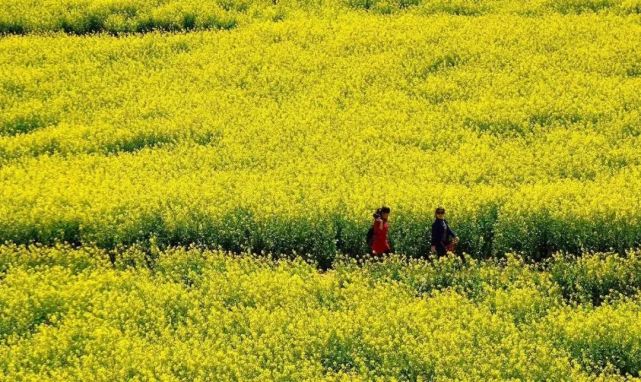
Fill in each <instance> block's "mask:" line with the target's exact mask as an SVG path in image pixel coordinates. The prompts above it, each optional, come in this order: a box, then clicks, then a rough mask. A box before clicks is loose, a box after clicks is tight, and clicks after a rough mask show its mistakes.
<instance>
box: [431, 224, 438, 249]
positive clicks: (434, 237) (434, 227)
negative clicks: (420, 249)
mask: <svg viewBox="0 0 641 382" xmlns="http://www.w3.org/2000/svg"><path fill="white" fill-rule="evenodd" d="M437 230H438V226H437V224H436V222H434V223H432V237H431V238H430V244H431V250H432V252H436V243H438V239H437V238H438V237H439V236H438V232H436V231H437Z"/></svg>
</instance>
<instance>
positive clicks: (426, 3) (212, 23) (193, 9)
mask: <svg viewBox="0 0 641 382" xmlns="http://www.w3.org/2000/svg"><path fill="white" fill-rule="evenodd" d="M350 10H364V11H369V12H372V13H376V14H390V13H399V12H405V13H413V14H418V15H429V14H450V15H465V16H478V15H487V14H514V15H524V16H528V17H532V16H541V15H549V14H555V13H557V14H582V13H595V12H596V13H608V14H615V15H633V16H637V15H639V14H641V2H640V1H639V0H536V1H528V2H519V1H513V0H479V1H471V0H322V1H321V0H315V1H309V0H269V1H268V0H260V1H250V0H212V1H195V0H134V1H131V0H130V1H122V0H58V1H45V2H42V1H36V0H3V2H2V9H0V34H26V33H34V32H36V33H38V32H52V31H63V32H67V33H71V34H89V33H96V32H107V33H111V34H121V33H132V32H149V31H152V30H162V31H190V30H203V29H232V28H236V27H238V26H239V25H247V24H249V23H251V22H253V21H274V22H277V21H281V20H283V19H289V18H297V17H301V15H302V16H303V17H306V16H309V15H319V14H322V15H326V16H329V17H331V16H333V15H335V14H336V13H344V12H346V11H350Z"/></svg>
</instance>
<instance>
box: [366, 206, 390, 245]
mask: <svg viewBox="0 0 641 382" xmlns="http://www.w3.org/2000/svg"><path fill="white" fill-rule="evenodd" d="M390 212H391V210H390V208H389V207H385V206H383V207H381V208H379V209H377V210H376V213H374V223H373V224H374V225H373V233H374V234H373V238H372V243H371V245H370V249H371V250H372V255H373V256H379V255H383V254H387V253H390V252H392V248H391V247H390V244H389V239H388V237H387V233H388V231H389V222H388V219H389V214H390Z"/></svg>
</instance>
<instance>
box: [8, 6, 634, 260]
mask: <svg viewBox="0 0 641 382" xmlns="http://www.w3.org/2000/svg"><path fill="white" fill-rule="evenodd" d="M5 1H6V0H5ZM69 3H70V4H71V3H74V4H75V2H74V1H71V2H69ZM148 3H149V2H144V1H143V2H140V7H142V8H141V9H147V8H149V7H151V8H149V9H152V8H153V7H152V6H151V5H149V4H148ZM179 3H180V4H182V2H171V4H174V5H175V4H179ZM566 3H567V2H566ZM566 3H564V4H566ZM8 4H13V5H12V6H10V7H8V8H7V9H5V10H3V11H2V12H4V13H3V14H4V16H3V17H12V18H13V19H16V20H17V19H20V20H23V19H24V20H31V21H29V22H28V23H27V24H28V25H32V26H33V27H29V28H27V29H25V30H24V31H23V33H25V34H15V33H8V34H5V35H4V36H3V37H0V67H1V68H2V70H1V72H0V86H1V87H2V92H0V110H1V112H0V163H1V168H0V192H1V193H2V194H1V195H2V198H1V199H0V239H2V240H8V241H11V242H18V243H26V242H29V241H37V242H43V243H51V242H54V241H56V240H65V241H68V242H71V243H81V244H90V243H95V244H97V245H99V246H103V247H113V246H115V245H118V244H130V243H133V242H140V241H148V240H149V238H150V237H152V236H155V237H157V238H158V240H159V241H160V242H161V243H164V244H186V243H191V242H199V243H207V244H211V245H213V246H220V247H221V248H223V249H227V250H234V251H241V250H252V251H254V252H261V251H266V252H272V253H284V252H292V251H295V252H297V253H309V254H312V255H310V256H315V257H321V258H332V257H333V256H334V254H335V253H336V252H337V251H338V252H345V253H360V252H362V251H364V233H365V231H366V229H367V225H368V224H369V221H370V216H371V212H372V210H373V209H374V208H376V207H379V206H380V205H382V204H387V205H389V206H391V207H392V225H391V227H392V228H391V235H392V241H393V244H394V249H395V250H396V251H397V252H401V253H405V254H408V255H422V254H424V253H425V252H426V250H427V244H426V241H425V237H424V234H425V229H426V227H427V226H428V225H429V223H430V220H431V219H432V213H433V210H434V208H435V207H436V206H437V205H444V206H445V207H447V209H448V211H449V214H448V216H449V220H450V222H451V224H452V225H453V226H454V227H455V228H456V229H457V232H459V233H460V236H461V244H460V247H459V248H460V250H461V251H465V252H468V253H471V254H475V255H479V256H486V255H490V254H501V253H503V252H505V251H509V250H514V251H522V252H524V253H527V254H529V255H530V256H531V257H533V258H540V257H542V256H546V255H548V254H549V253H550V252H551V251H554V250H567V251H571V252H578V251H582V250H609V249H610V248H612V249H615V250H618V251H623V250H624V249H625V248H629V247H635V246H638V245H639V243H640V242H641V220H640V216H641V202H640V195H641V192H639V189H641V184H639V182H640V179H641V177H640V175H641V150H639V147H641V92H639V89H641V21H640V18H639V15H638V14H637V13H636V12H633V11H632V10H630V9H633V8H629V9H628V11H625V12H623V11H617V9H619V8H621V7H623V6H624V5H625V4H628V3H620V2H611V3H609V2H608V3H607V4H610V5H608V6H607V7H606V6H604V7H603V9H600V8H599V9H600V11H599V12H594V10H593V11H585V10H582V8H581V7H578V5H576V4H575V7H574V8H572V9H574V10H573V11H572V12H570V11H567V10H566V11H562V10H559V9H557V8H558V7H557V8H555V6H553V5H550V4H547V5H546V4H544V3H541V4H539V5H537V7H538V8H536V7H535V5H536V4H534V3H532V4H530V5H529V6H530V7H531V8H532V9H531V10H530V11H531V12H530V11H527V12H526V10H527V9H526V8H520V5H521V4H520V3H518V4H517V3H514V2H508V3H494V2H489V1H488V2H480V3H478V4H480V5H487V6H488V7H489V8H487V9H486V10H484V11H483V12H480V13H478V14H474V15H467V16H465V15H460V14H453V13H456V12H454V11H449V13H448V12H446V11H442V10H441V11H438V12H437V11H434V12H432V11H429V10H426V9H427V8H426V7H428V5H429V4H432V5H434V4H435V3H429V4H428V3H423V4H421V5H417V6H408V8H407V9H406V8H403V7H402V9H401V8H399V9H397V10H394V11H393V12H392V13H391V14H386V13H385V12H382V13H381V12H378V11H376V12H375V11H373V10H371V11H366V10H363V9H360V8H359V7H356V8H354V7H353V6H350V5H349V4H347V5H346V4H342V5H341V4H335V5H331V4H316V5H314V6H312V5H308V6H303V5H301V4H298V5H296V4H289V3H287V4H285V3H283V4H278V5H269V4H262V3H256V4H254V3H252V4H251V7H250V8H252V9H253V8H257V9H263V10H264V12H267V11H268V10H270V9H271V10H273V9H275V8H274V7H284V8H283V9H285V8H286V9H288V10H289V12H290V13H288V16H287V17H284V18H283V19H279V20H276V21H274V20H272V19H270V18H268V19H265V18H262V17H259V16H260V15H258V14H254V13H252V12H249V11H244V12H245V13H243V14H244V15H245V16H243V17H246V18H247V20H246V22H244V23H241V24H239V25H238V26H236V27H234V28H232V29H229V30H223V31H220V30H199V29H196V30H192V31H191V32H189V33H183V32H175V33H167V32H158V31H152V32H149V33H143V34H140V33H138V34H119V35H116V36H112V35H109V34H106V33H100V34H96V35H94V34H85V35H80V36H76V35H68V34H61V33H60V32H56V31H57V29H56V28H54V27H52V26H51V25H53V24H51V25H50V24H48V21H47V22H45V21H43V20H45V19H44V18H42V19H41V18H38V17H40V16H39V15H40V13H38V14H36V13H32V10H33V9H32V8H25V7H22V8H21V6H20V5H21V4H23V2H14V1H9V2H8ZM24 4H26V3H24ZM55 4H57V3H55ZM55 4H54V3H53V2H52V3H47V4H46V5H44V7H45V8H46V9H49V7H50V8H51V12H53V14H54V15H60V14H61V13H60V12H58V10H57V9H58V8H56V7H57V6H58V5H55ZM78 4H81V5H82V7H89V6H96V7H99V6H100V7H102V6H103V3H102V2H94V1H86V2H78ZM105 4H110V2H106V3H105ZM132 4H133V5H132V7H133V6H136V5H135V4H137V3H136V2H134V3H132ZM145 4H146V5H145ZM448 4H449V3H448ZM462 4H463V3H462ZM464 4H467V5H470V6H471V5H473V4H477V3H476V2H474V3H473V2H464ZM510 4H511V5H510ZM528 4H529V3H528ZM555 4H556V3H555ZM558 4H561V3H558ZM567 4H570V3H567ZM581 4H584V3H581ZM585 4H588V3H585ZM589 4H592V3H589ZM604 4H605V3H604ZM143 5H144V6H143ZM450 5H451V4H450ZM480 5H479V6H480ZM628 5H629V4H628ZM434 6H435V5H434ZM145 7H147V8H145ZM524 7H525V6H524ZM577 7H578V8H577ZM534 8H536V9H534ZM575 8H576V9H575ZM153 9H156V8H153ZM278 9H280V8H278ZM518 9H521V11H518ZM599 9H597V10H599ZM626 9H627V8H626ZM619 10H620V9H619ZM33 12H35V11H33ZM56 12H57V13H56ZM144 12H146V11H144ZM144 12H143V11H142V10H141V11H140V12H138V13H136V14H144ZM203 12H205V11H203ZM203 14H204V13H203ZM42 17H44V16H42ZM34 18H35V19H34ZM33 20H36V21H33ZM38 20H40V21H42V22H41V23H40V24H38V22H39V21H38ZM25 22H27V21H25ZM29 23H30V24H29ZM38 25H39V26H38ZM36 26H37V27H36Z"/></svg>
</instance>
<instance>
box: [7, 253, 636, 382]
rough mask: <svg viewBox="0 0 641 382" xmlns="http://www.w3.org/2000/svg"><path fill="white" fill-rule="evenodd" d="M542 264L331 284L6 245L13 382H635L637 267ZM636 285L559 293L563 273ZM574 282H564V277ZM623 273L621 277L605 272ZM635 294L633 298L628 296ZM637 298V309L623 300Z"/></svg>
mask: <svg viewBox="0 0 641 382" xmlns="http://www.w3.org/2000/svg"><path fill="white" fill-rule="evenodd" d="M639 256H640V255H639V254H634V253H631V254H630V255H629V257H626V258H621V257H618V256H616V255H614V254H609V255H608V256H602V255H593V256H586V257H585V258H583V259H580V260H576V259H568V258H563V257H555V258H554V260H551V262H550V264H548V265H547V266H545V267H542V268H541V266H537V267H533V266H530V265H526V264H525V263H523V262H522V261H521V260H519V259H518V258H516V257H509V259H508V261H507V262H504V263H494V262H489V261H488V262H477V261H474V260H471V259H468V260H470V262H469V264H468V265H466V266H461V264H460V263H459V261H458V260H455V259H454V258H452V257H450V258H442V259H440V260H439V261H437V262H435V263H433V264H432V263H429V262H425V261H416V260H412V261H410V262H409V263H408V262H406V261H405V260H402V259H400V258H398V257H393V258H390V259H387V260H386V261H385V262H382V263H366V264H365V265H364V266H363V267H358V266H356V265H355V264H354V263H353V262H350V261H346V262H340V263H338V264H337V266H336V268H335V269H333V270H330V271H328V272H324V273H319V272H318V271H317V270H316V269H315V267H313V266H312V265H309V264H307V263H305V262H303V261H301V260H300V259H297V260H294V261H287V260H280V261H272V260H267V259H266V258H264V257H254V256H249V255H248V256H243V257H236V256H231V255H226V254H223V253H219V252H211V251H201V250H197V249H195V248H192V249H171V250H169V251H167V252H154V253H152V254H149V253H147V254H145V253H144V252H141V251H140V250H137V249H133V248H129V249H128V250H125V251H123V252H119V253H118V254H117V256H116V257H115V263H114V265H113V266H112V265H111V263H110V261H109V256H108V253H107V251H105V250H104V249H97V248H90V247H84V248H81V249H71V248H68V247H63V246H57V247H52V248H48V247H38V246H32V247H31V248H25V247H21V246H15V245H9V246H3V247H1V248H0V275H1V282H0V292H1V293H0V372H1V374H2V375H3V376H5V377H6V378H7V379H8V380H24V381H30V380H38V381H43V380H52V381H56V380H66V381H75V380H78V381H80V380H82V381H84V380H92V381H103V380H104V381H112V380H124V379H131V380H140V381H145V380H165V381H184V380H190V381H191V380H193V381H199V380H212V379H215V380H261V381H265V380H310V381H311V380H348V379H349V380H399V381H412V380H414V381H416V380H424V381H425V380H439V381H440V380H461V379H465V380H491V379H502V380H505V379H518V380H570V379H572V380H586V381H587V380H623V379H624V378H626V377H627V378H628V380H635V378H636V377H638V376H639V373H640V371H641V364H639V359H641V358H640V355H641V342H640V339H641V326H640V325H639V323H640V322H641V320H640V318H641V316H640V315H641V305H639V302H638V299H635V298H638V297H636V294H637V293H638V291H639V287H641V283H640V281H641V267H640V265H641V257H639ZM615 266H616V267H619V268H618V269H619V270H625V271H626V272H624V273H625V274H627V275H633V276H634V277H635V280H636V281H635V283H634V284H627V285H626V288H627V289H626V290H621V291H620V292H622V293H621V294H617V292H619V291H616V290H614V289H611V290H610V291H609V293H610V295H609V297H607V298H606V300H604V301H603V302H602V303H600V304H598V305H594V304H593V303H592V302H591V301H590V300H587V301H583V302H582V301H579V300H576V299H574V298H572V297H569V296H566V297H564V293H563V287H562V285H561V284H562V283H563V282H565V283H566V284H574V285H575V287H580V286H581V285H582V282H586V281H588V280H583V281H579V282H577V283H574V281H575V280H577V279H572V278H571V277H570V276H569V273H567V272H566V273H563V272H560V271H559V268H560V267H563V269H565V270H566V271H568V270H570V269H571V270H576V272H575V273H577V274H578V273H581V272H582V271H581V269H583V270H587V271H588V272H592V274H594V275H596V277H594V278H593V280H592V281H590V282H598V281H599V280H601V281H602V282H605V280H607V279H608V277H607V276H606V275H607V274H608V272H607V271H604V270H607V269H613V267H615ZM564 274H565V275H566V276H568V277H567V278H564V276H562V275H564ZM612 275H619V276H620V274H619V273H616V274H614V273H613V274H612ZM633 289H634V291H633ZM629 297H632V298H629Z"/></svg>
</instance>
